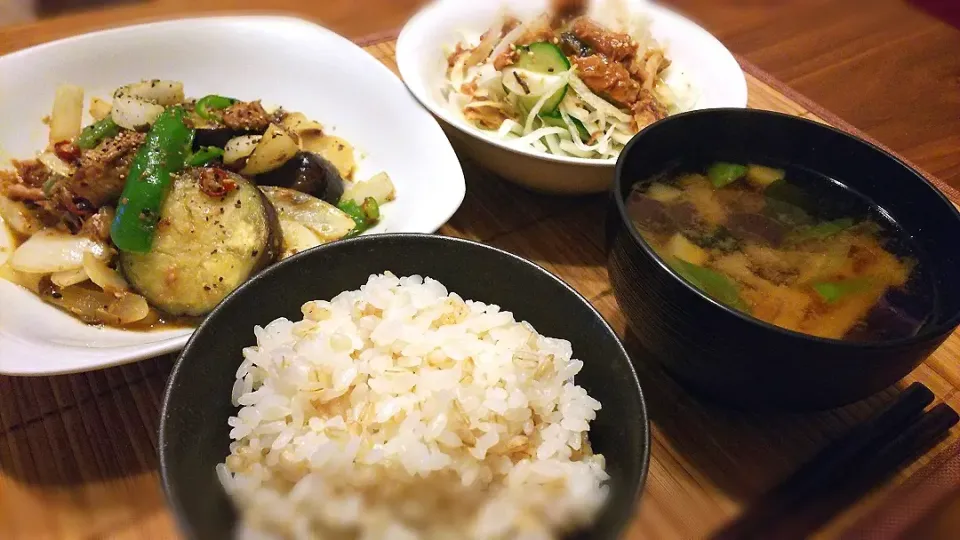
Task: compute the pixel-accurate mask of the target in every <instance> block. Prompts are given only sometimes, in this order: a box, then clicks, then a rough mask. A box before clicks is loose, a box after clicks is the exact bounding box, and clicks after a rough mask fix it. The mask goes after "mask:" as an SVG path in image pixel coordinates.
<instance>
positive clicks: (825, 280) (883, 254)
mask: <svg viewBox="0 0 960 540" xmlns="http://www.w3.org/2000/svg"><path fill="white" fill-rule="evenodd" d="M690 171H691V169H681V170H678V171H676V172H673V173H669V174H665V175H662V176H660V177H658V178H655V179H653V180H652V181H649V180H648V181H645V182H641V183H639V184H637V186H635V188H634V190H633V191H632V192H631V193H630V195H629V197H628V198H627V201H626V207H627V211H628V213H629V215H630V217H631V219H632V221H633V223H634V226H635V227H636V229H637V230H638V231H639V233H640V235H641V236H642V237H643V239H644V240H646V242H647V243H648V244H649V245H650V246H651V247H652V248H653V250H654V251H656V253H657V254H658V255H659V256H660V257H661V258H662V259H663V260H664V261H665V262H666V263H667V264H668V265H669V266H670V267H671V268H673V270H674V271H675V272H676V273H677V274H679V275H680V276H682V277H683V278H684V279H686V280H687V281H689V282H690V283H691V284H692V285H694V286H695V287H697V288H698V289H700V290H701V291H702V292H703V293H705V294H707V295H708V296H710V297H712V298H714V299H716V300H717V301H719V302H722V303H724V304H726V305H728V306H730V307H733V308H735V309H737V310H739V311H741V312H744V313H747V314H750V315H752V316H754V317H756V318H758V319H761V320H763V321H766V322H768V323H771V324H775V325H777V326H780V327H783V328H786V329H789V330H794V331H797V332H803V333H806V334H810V335H814V336H818V337H824V338H833V339H846V340H852V341H880V340H885V339H896V338H904V337H908V336H912V335H914V334H916V332H917V331H918V330H919V329H920V327H921V326H922V325H923V324H924V322H925V321H926V320H927V319H928V318H929V316H930V314H931V313H932V311H933V307H934V302H935V299H936V295H935V292H936V291H935V289H934V287H933V283H932V282H931V280H929V279H928V277H927V275H926V273H925V272H924V271H923V268H922V266H921V265H919V264H918V260H919V259H918V253H917V250H916V247H915V246H914V245H913V242H912V241H911V240H910V238H909V236H908V235H906V234H905V233H903V232H902V230H901V229H900V228H899V227H898V226H897V224H896V223H894V222H893V221H890V219H889V216H888V215H887V214H886V213H885V212H883V211H882V210H881V209H880V208H879V207H878V206H876V205H875V204H873V203H871V202H869V201H868V200H867V199H866V198H864V197H862V196H861V195H859V194H856V193H854V192H853V191H851V190H850V189H848V188H846V187H845V186H843V185H842V184H840V183H838V182H835V181H833V180H831V179H827V178H824V177H821V176H819V175H816V174H814V173H812V172H810V171H806V170H804V169H791V172H790V174H789V175H788V174H787V171H786V170H785V169H780V168H773V167H767V166H762V165H745V164H739V163H729V162H715V163H712V164H708V165H706V166H705V167H702V168H694V169H692V171H695V172H690ZM788 177H789V178H788Z"/></svg>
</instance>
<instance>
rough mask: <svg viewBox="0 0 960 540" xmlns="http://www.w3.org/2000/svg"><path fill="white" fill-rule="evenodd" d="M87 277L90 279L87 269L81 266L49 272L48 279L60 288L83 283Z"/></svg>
mask: <svg viewBox="0 0 960 540" xmlns="http://www.w3.org/2000/svg"><path fill="white" fill-rule="evenodd" d="M88 279H90V276H88V275H87V271H86V270H84V269H83V267H80V268H77V269H76V270H64V271H63V272H55V273H53V274H50V281H52V282H53V284H54V285H56V286H57V287H61V288H62V287H69V286H71V285H76V284H77V283H83V282H84V281H87V280H88Z"/></svg>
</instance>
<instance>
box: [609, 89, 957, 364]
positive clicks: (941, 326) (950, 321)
mask: <svg viewBox="0 0 960 540" xmlns="http://www.w3.org/2000/svg"><path fill="white" fill-rule="evenodd" d="M725 114H739V115H743V116H757V117H766V118H777V119H783V120H787V121H789V122H795V123H798V124H807V125H810V126H813V127H814V128H815V129H819V130H824V131H828V132H832V133H835V134H838V135H840V136H842V137H845V138H847V139H850V140H851V141H852V142H855V143H859V144H860V145H861V146H863V147H864V148H865V149H866V151H867V152H871V151H872V152H877V153H879V154H881V155H883V156H884V157H885V158H886V159H888V160H890V161H891V162H892V164H893V165H894V166H899V167H901V168H903V169H905V170H906V171H908V172H909V173H910V174H911V175H912V176H913V177H915V178H916V179H917V180H918V181H920V182H922V184H920V185H922V186H923V187H925V188H926V189H928V190H930V191H931V192H932V193H933V195H934V196H936V197H938V198H939V199H940V201H941V202H942V203H943V205H944V206H945V207H946V208H947V211H948V212H950V213H952V214H953V217H954V219H955V220H956V221H958V222H960V211H958V209H957V207H956V206H954V204H953V202H951V201H950V199H948V198H947V196H946V195H944V194H943V192H941V191H940V190H939V189H937V188H936V186H934V185H933V184H932V183H931V182H930V181H929V180H927V178H926V177H924V176H923V175H922V174H920V173H919V172H918V171H917V170H916V169H914V168H913V167H911V166H909V165H907V164H906V163H905V162H904V161H903V160H902V159H900V158H899V157H897V156H895V155H894V154H892V153H890V152H888V151H886V150H884V149H883V148H880V147H879V146H877V145H875V144H873V143H871V142H870V141H867V140H864V139H862V138H860V137H857V136H856V135H853V134H851V133H847V132H846V131H843V130H841V129H838V128H836V127H833V126H830V125H827V124H823V123H820V122H815V121H813V120H809V119H807V118H803V117H800V116H794V115H791V114H786V113H780V112H775V111H767V110H763V109H738V108H732V107H726V108H716V109H702V110H695V111H687V112H683V113H680V114H677V115H674V116H670V117H667V118H665V119H663V120H660V121H658V122H656V123H655V124H653V125H651V126H649V127H648V128H647V129H646V130H644V131H643V132H641V133H638V134H637V135H635V136H634V137H633V138H632V139H630V142H628V143H627V145H626V146H624V148H623V151H622V152H620V158H619V159H618V160H617V168H616V172H615V173H614V180H613V183H612V184H611V191H610V195H611V196H612V198H613V200H614V204H616V208H617V214H618V215H617V217H618V218H619V219H620V221H621V223H622V224H623V225H624V226H625V227H626V229H627V230H628V231H629V233H630V236H631V238H633V241H634V243H636V244H637V245H638V246H639V247H640V248H641V249H642V250H643V251H644V253H645V254H646V255H647V256H648V257H650V258H651V259H652V260H654V261H655V262H656V263H657V265H658V266H659V267H660V269H661V270H664V271H665V272H666V273H667V274H669V275H670V276H671V277H672V278H673V280H674V281H677V282H679V283H680V284H681V285H683V286H684V287H686V288H687V289H688V290H690V291H693V292H694V293H695V294H696V295H697V296H699V297H700V298H701V299H702V300H704V301H706V302H708V303H710V304H712V305H713V306H714V307H715V308H718V309H720V310H722V311H724V312H725V313H727V314H728V315H732V316H734V317H737V318H738V319H740V320H741V321H743V322H746V323H748V324H750V325H753V326H757V327H759V328H762V329H764V330H766V331H772V332H775V333H777V334H779V335H781V336H783V337H785V338H789V339H802V340H806V341H810V342H813V343H818V344H822V345H830V346H834V347H843V348H846V349H856V350H877V349H890V348H897V347H910V346H915V345H918V344H921V343H924V342H927V341H929V340H931V339H935V338H938V337H940V336H943V335H944V334H946V333H949V332H952V331H953V330H954V329H955V328H956V327H957V326H958V325H960V311H957V312H956V313H954V314H953V315H952V316H951V317H949V318H947V319H945V320H944V321H942V322H939V323H936V324H925V325H924V326H922V327H921V328H920V331H919V332H917V334H916V335H914V336H910V337H905V338H897V339H890V340H884V341H867V342H856V341H844V340H842V339H832V338H823V337H817V336H813V335H810V334H805V333H803V332H797V331H794V330H788V329H786V328H782V327H779V326H776V325H774V324H771V323H768V322H766V321H762V320H760V319H758V318H756V317H753V316H751V315H747V314H745V313H743V312H741V311H739V310H737V309H734V308H732V307H730V306H727V305H726V304H724V303H722V302H720V301H718V300H715V299H713V298H711V297H710V296H708V295H707V294H706V293H704V292H703V291H701V290H700V289H698V288H696V287H695V286H694V285H693V284H691V283H689V282H687V280H685V279H683V278H681V277H680V276H679V275H678V274H677V273H676V272H675V271H674V270H673V269H672V268H670V265H668V264H667V263H666V262H664V261H663V259H662V258H660V256H659V255H657V254H656V252H655V251H654V250H653V248H651V247H650V245H649V244H647V242H646V240H644V239H643V237H642V236H641V235H640V233H639V232H638V231H637V229H636V227H634V226H633V224H632V223H631V222H630V218H629V216H628V215H627V208H626V203H625V201H624V197H622V196H621V195H620V192H621V189H622V188H623V186H624V183H625V182H626V180H625V178H624V174H625V169H626V162H627V159H628V156H629V154H630V152H631V151H632V150H633V147H634V146H635V145H637V144H640V139H641V136H642V135H644V134H645V133H647V132H649V133H652V135H647V136H648V137H649V136H655V135H656V131H657V128H658V127H662V126H663V125H665V124H667V123H669V122H683V121H684V120H685V119H686V118H687V117H690V116H706V115H725ZM920 185H918V187H919V186H920Z"/></svg>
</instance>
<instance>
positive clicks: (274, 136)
mask: <svg viewBox="0 0 960 540" xmlns="http://www.w3.org/2000/svg"><path fill="white" fill-rule="evenodd" d="M299 151H300V146H299V145H298V144H297V141H295V140H294V139H293V137H291V136H290V134H289V133H287V131H286V130H285V129H283V128H282V127H280V126H278V125H276V124H270V127H268V128H267V131H266V132H265V133H264V134H263V138H261V139H260V143H259V144H257V147H256V148H254V149H253V153H252V154H250V157H249V158H248V159H247V163H246V165H244V166H243V169H241V170H240V174H246V175H253V174H262V173H265V172H269V171H272V170H274V169H276V168H277V167H279V166H281V165H283V164H284V163H286V162H287V161H290V158H292V157H293V156H295V155H296V154H297V152H299Z"/></svg>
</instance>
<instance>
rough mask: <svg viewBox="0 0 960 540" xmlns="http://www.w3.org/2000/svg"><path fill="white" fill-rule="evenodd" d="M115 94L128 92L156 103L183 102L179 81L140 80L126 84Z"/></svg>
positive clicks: (165, 104) (131, 95)
mask: <svg viewBox="0 0 960 540" xmlns="http://www.w3.org/2000/svg"><path fill="white" fill-rule="evenodd" d="M116 94H129V95H130V97H134V98H138V99H142V100H143V101H148V102H150V103H156V104H158V105H164V106H167V105H176V104H177V103H181V102H183V83H182V82H180V81H161V80H152V81H140V82H138V83H133V84H128V85H127V86H124V87H123V88H120V89H118V90H117V91H116Z"/></svg>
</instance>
